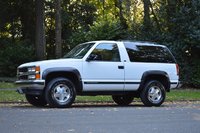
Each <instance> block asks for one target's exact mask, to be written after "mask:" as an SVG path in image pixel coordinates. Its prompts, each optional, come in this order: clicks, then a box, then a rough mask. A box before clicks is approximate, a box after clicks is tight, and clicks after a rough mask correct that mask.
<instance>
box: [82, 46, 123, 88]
mask: <svg viewBox="0 0 200 133" xmlns="http://www.w3.org/2000/svg"><path fill="white" fill-rule="evenodd" d="M82 80H83V91H123V89H124V64H123V62H121V60H120V54H119V49H118V46H117V44H115V43H100V44H98V45H97V46H96V48H95V49H94V50H93V51H92V53H91V54H90V55H89V57H88V58H87V59H86V61H85V62H84V63H83V77H82Z"/></svg>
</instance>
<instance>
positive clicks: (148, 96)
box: [140, 80, 166, 106]
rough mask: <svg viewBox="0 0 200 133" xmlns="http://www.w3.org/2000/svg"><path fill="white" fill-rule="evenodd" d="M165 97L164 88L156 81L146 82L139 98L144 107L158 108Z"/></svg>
mask: <svg viewBox="0 0 200 133" xmlns="http://www.w3.org/2000/svg"><path fill="white" fill-rule="evenodd" d="M165 96H166V92H165V87H164V86H163V84H162V83H160V82H159V81H157V80H150V81H148V82H146V84H145V86H144V89H143V90H142V92H141V93H140V98H141V100H142V102H143V103H144V105H145V106H160V105H161V104H162V103H163V102H164V100H165Z"/></svg>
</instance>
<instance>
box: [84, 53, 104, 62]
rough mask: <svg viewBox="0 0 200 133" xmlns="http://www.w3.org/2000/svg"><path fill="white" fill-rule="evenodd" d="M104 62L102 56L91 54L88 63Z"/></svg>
mask: <svg viewBox="0 0 200 133" xmlns="http://www.w3.org/2000/svg"><path fill="white" fill-rule="evenodd" d="M94 60H102V57H101V55H99V54H90V55H89V56H88V58H87V59H86V61H94Z"/></svg>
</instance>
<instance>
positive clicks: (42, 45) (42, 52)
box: [35, 0, 46, 60]
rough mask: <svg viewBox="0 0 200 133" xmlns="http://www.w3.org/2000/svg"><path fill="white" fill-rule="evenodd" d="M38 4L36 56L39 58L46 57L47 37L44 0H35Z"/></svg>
mask: <svg viewBox="0 0 200 133" xmlns="http://www.w3.org/2000/svg"><path fill="white" fill-rule="evenodd" d="M35 6H36V39H35V44H36V56H37V59H38V60H44V59H46V39H45V25H44V0H35Z"/></svg>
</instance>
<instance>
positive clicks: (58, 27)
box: [0, 0, 200, 87]
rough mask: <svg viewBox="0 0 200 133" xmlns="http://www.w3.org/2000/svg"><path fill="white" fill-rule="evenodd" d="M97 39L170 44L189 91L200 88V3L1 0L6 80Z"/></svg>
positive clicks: (1, 59) (0, 66) (1, 66)
mask: <svg viewBox="0 0 200 133" xmlns="http://www.w3.org/2000/svg"><path fill="white" fill-rule="evenodd" d="M93 40H136V41H138V40H139V41H150V42H157V43H160V44H163V45H166V46H168V47H169V48H170V50H171V51H172V52H173V54H174V55H175V57H176V59H177V62H178V64H179V65H180V77H181V81H183V83H184V86H190V87H200V0H0V77H15V76H16V68H17V66H18V65H20V64H22V63H25V62H29V61H36V60H43V59H52V58H60V57H62V56H63V55H64V54H65V53H66V52H68V51H69V50H70V48H73V47H74V46H76V45H77V44H79V43H82V42H86V41H93Z"/></svg>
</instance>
